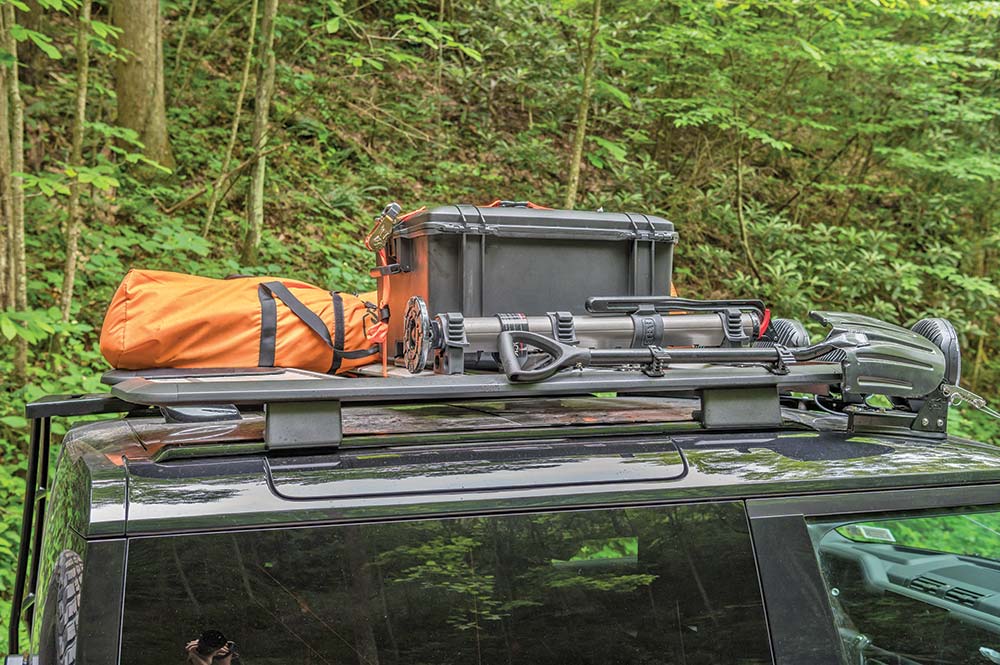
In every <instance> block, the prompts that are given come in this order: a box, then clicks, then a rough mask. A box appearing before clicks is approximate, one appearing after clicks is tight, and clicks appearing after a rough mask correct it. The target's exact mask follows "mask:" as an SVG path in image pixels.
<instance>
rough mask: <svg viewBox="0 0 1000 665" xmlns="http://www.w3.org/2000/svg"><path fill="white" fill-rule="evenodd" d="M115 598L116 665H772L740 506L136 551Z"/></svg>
mask: <svg viewBox="0 0 1000 665" xmlns="http://www.w3.org/2000/svg"><path fill="white" fill-rule="evenodd" d="M126 587H127V589H126V599H125V617H124V625H123V631H124V634H123V642H122V662H123V663H125V664H126V665H127V664H131V663H136V664H138V663H143V664H146V663H179V662H183V661H184V649H185V645H187V644H188V643H189V642H191V641H192V640H196V639H198V638H199V636H201V635H203V634H208V635H209V636H211V637H212V638H214V639H216V640H218V639H219V636H220V634H221V635H222V636H224V637H225V639H226V641H232V642H233V644H234V649H235V651H237V652H238V653H239V654H240V660H241V661H242V662H245V663H248V664H257V663H275V664H276V663H286V664H287V663H310V664H312V663H359V664H371V665H375V664H384V663H393V664H396V663H399V664H404V663H405V664H410V663H434V664H450V663H475V664H480V663H552V664H553V665H554V664H564V663H595V664H596V663H601V664H605V663H620V664H630V663H635V664H640V663H642V664H654V665H655V664H660V663H662V664H668V663H670V664H674V663H676V664H681V663H686V664H688V665H698V664H708V663H723V662H724V663H741V664H744V665H751V664H758V663H770V662H771V660H770V650H769V644H768V637H767V631H766V627H765V622H764V615H763V609H762V606H761V594H760V589H759V586H758V582H757V573H756V569H755V565H754V562H753V555H752V550H751V547H750V540H749V534H748V528H747V520H746V515H745V512H744V510H743V506H742V504H739V503H720V504H706V505H699V506H679V507H660V508H637V509H626V510H600V511H574V512H561V513H555V514H538V515H523V516H503V517H476V518H462V519H447V520H436V521H431V520H426V521H411V522H397V523H382V524H367V525H359V526H324V527H313V528H298V529H290V530H266V531H258V532H242V533H234V534H212V535H186V536H180V537H165V538H140V539H135V540H132V541H130V547H129V558H128V578H127V583H126ZM213 631H215V632H213ZM240 660H236V661H234V662H240Z"/></svg>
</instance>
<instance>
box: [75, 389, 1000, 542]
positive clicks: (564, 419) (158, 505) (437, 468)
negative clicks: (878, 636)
mask: <svg viewBox="0 0 1000 665" xmlns="http://www.w3.org/2000/svg"><path fill="white" fill-rule="evenodd" d="M698 407H699V403H698V401H697V400H693V399H678V398H654V397H627V398H625V397H609V398H595V397H578V398H551V399H501V400H494V401H489V402H485V401H478V402H462V403H448V404H422V405H407V406H401V405H396V406H377V407H364V408H348V409H345V415H344V433H345V438H344V442H343V444H342V445H341V447H340V448H339V449H329V450H318V451H314V452H308V453H302V452H299V453H297V454H277V453H274V452H267V451H265V450H264V445H263V439H262V437H263V427H264V419H263V417H262V416H261V415H260V414H253V413H245V414H243V418H242V420H239V421H221V422H209V423H167V422H165V421H164V419H163V418H162V417H141V418H134V417H133V418H124V419H120V420H114V421H104V422H99V423H90V424H86V425H81V426H78V427H76V428H74V429H73V430H71V432H70V433H69V434H68V435H67V437H66V440H65V444H66V445H65V449H64V454H63V456H64V459H63V460H62V462H61V470H60V472H59V479H58V480H57V483H58V484H59V487H57V489H56V492H57V493H60V492H61V493H62V494H63V495H64V496H65V497H75V498H71V499H70V501H71V502H74V503H76V504H80V503H83V504H85V505H86V507H87V510H85V511H77V512H76V513H73V516H67V518H68V519H72V520H74V522H75V523H74V524H73V527H74V528H76V529H77V530H78V531H80V532H81V533H82V534H84V535H88V536H92V537H107V536H121V535H144V534H155V533H166V532H188V531H201V530H211V531H214V530H225V529H247V528H260V527H273V526H279V525H280V526H293V525H303V524H309V523H316V522H329V521H358V520H366V519H386V518H392V519H396V518H417V517H428V516H445V515H458V514H468V513H471V512H476V513H479V512H495V511H503V512H506V511H533V510H539V509H546V510H549V509H553V508H571V507H588V506H597V505H627V504H635V503H644V502H654V501H655V502H660V501H668V502H669V501H710V500H723V499H743V498H750V497H757V496H775V495H782V494H804V493H815V492H831V491H845V490H867V489H891V488H909V487H919V486H928V485H958V484H970V483H990V482H1000V449H998V448H996V447H994V446H990V445H986V444H981V443H976V442H972V441H966V440H961V439H957V438H948V439H931V438H920V437H918V436H916V435H913V436H906V437H902V436H889V435H872V434H866V435H857V434H851V433H848V432H846V431H844V429H845V426H846V418H843V417H840V416H835V415H829V414H825V413H822V412H815V411H798V410H793V409H785V410H784V417H785V426H783V427H782V428H781V429H779V430H772V431H707V430H703V429H700V427H699V424H698V423H697V422H696V421H695V420H694V419H693V412H694V411H695V410H696V409H697V408H698ZM56 503H57V505H58V503H59V501H58V500H57V501H56ZM70 512H72V511H70Z"/></svg>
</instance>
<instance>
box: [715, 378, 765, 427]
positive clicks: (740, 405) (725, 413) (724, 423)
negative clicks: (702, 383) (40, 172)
mask: <svg viewBox="0 0 1000 665" xmlns="http://www.w3.org/2000/svg"><path fill="white" fill-rule="evenodd" d="M700 419H701V424H702V425H703V426H704V427H706V428H711V429H721V428H727V427H729V428H736V427H780V426H781V401H780V400H779V398H778V388H777V386H764V387H760V388H717V389H712V390H702V391H701V413H700Z"/></svg>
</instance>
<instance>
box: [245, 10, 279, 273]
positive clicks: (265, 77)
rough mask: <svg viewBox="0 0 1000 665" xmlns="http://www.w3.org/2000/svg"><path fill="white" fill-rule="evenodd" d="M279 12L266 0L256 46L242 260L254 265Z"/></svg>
mask: <svg viewBox="0 0 1000 665" xmlns="http://www.w3.org/2000/svg"><path fill="white" fill-rule="evenodd" d="M277 13H278V0H264V17H263V18H262V19H261V23H260V44H259V45H258V46H259V48H258V50H257V91H256V94H255V96H254V111H253V149H254V150H255V151H257V154H258V156H257V160H256V161H255V162H254V165H253V172H252V174H251V176H250V199H249V201H248V204H247V234H246V238H245V240H244V241H243V252H242V254H241V260H242V262H243V263H244V264H248V265H252V264H254V263H256V262H257V253H258V250H259V249H260V236H261V231H262V229H263V227H264V175H265V170H266V167H267V158H266V156H265V155H264V147H265V146H266V145H267V131H268V113H269V112H270V107H271V95H272V94H273V93H274V18H275V16H276V15H277Z"/></svg>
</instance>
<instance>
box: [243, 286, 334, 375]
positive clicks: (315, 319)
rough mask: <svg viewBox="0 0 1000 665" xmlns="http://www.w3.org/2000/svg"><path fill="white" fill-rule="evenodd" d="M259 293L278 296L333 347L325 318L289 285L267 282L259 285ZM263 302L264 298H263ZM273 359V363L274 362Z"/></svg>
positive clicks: (310, 328)
mask: <svg viewBox="0 0 1000 665" xmlns="http://www.w3.org/2000/svg"><path fill="white" fill-rule="evenodd" d="M257 291H258V293H267V294H270V295H271V296H272V302H274V301H273V298H277V299H278V300H280V301H281V302H283V303H284V304H285V307H287V308H288V309H289V310H291V312H292V314H294V315H295V316H297V317H298V318H299V320H300V321H302V323H304V324H306V326H308V327H309V330H311V331H313V333H315V334H316V336H317V337H319V338H320V339H321V340H323V342H324V343H326V345H327V346H328V347H330V348H331V349H332V348H333V340H332V339H330V331H329V330H327V329H326V324H325V323H323V319H321V318H319V315H318V314H316V312H314V311H312V310H311V309H309V308H308V307H306V306H305V305H303V304H302V301H301V300H299V299H298V298H296V297H295V296H293V295H292V292H291V291H289V290H288V287H287V286H285V285H284V284H282V283H281V282H266V283H263V284H259V285H258V286H257ZM261 301H262V302H263V298H261ZM275 326H277V315H275ZM273 362H274V361H273V359H272V363H273Z"/></svg>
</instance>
